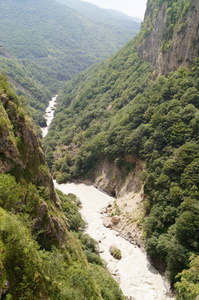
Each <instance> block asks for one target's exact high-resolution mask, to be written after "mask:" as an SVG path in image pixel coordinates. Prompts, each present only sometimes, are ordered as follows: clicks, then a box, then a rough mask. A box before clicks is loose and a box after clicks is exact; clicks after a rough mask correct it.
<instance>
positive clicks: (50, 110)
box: [41, 95, 57, 138]
mask: <svg viewBox="0 0 199 300" xmlns="http://www.w3.org/2000/svg"><path fill="white" fill-rule="evenodd" d="M56 100H57V95H55V96H53V97H52V99H51V100H50V101H49V104H48V107H47V108H46V111H45V119H46V125H47V126H46V127H42V128H41V131H42V137H43V138H44V137H45V136H46V135H47V133H48V129H49V126H50V123H51V122H52V120H53V118H54V114H55V104H56Z"/></svg>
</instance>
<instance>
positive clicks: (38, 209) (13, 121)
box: [0, 75, 123, 300]
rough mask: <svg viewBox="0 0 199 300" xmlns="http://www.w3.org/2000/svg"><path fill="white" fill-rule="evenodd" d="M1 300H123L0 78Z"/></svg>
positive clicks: (71, 200) (31, 128)
mask: <svg viewBox="0 0 199 300" xmlns="http://www.w3.org/2000/svg"><path fill="white" fill-rule="evenodd" d="M0 99H1V100H0V299H9V300H11V299H13V300H30V299H34V300H39V299H42V300H45V299H46V300H47V299H48V300H49V299H51V300H53V299H54V300H58V299H60V300H62V299H63V300H65V299H71V300H74V299H88V300H91V299H93V300H98V299H99V300H100V299H106V300H109V299H117V300H122V299H123V296H122V293H121V291H120V289H119V287H118V284H117V283H116V282H115V281H114V280H113V278H112V277H111V276H110V274H109V273H108V272H107V270H106V269H105V267H104V262H103V261H102V260H101V259H100V257H99V255H98V247H97V243H96V241H94V240H93V239H91V238H90V237H89V236H88V235H87V234H85V233H84V229H85V226H86V224H85V222H84V221H83V220H82V218H81V216H80V214H79V212H78V207H79V206H81V203H80V201H79V200H78V199H77V198H76V196H75V195H72V194H70V195H69V196H66V195H63V194H62V193H61V192H59V191H57V192H56V191H55V189H54V186H53V182H52V178H51V175H50V173H49V170H48V167H47V164H46V161H45V156H44V153H43V151H42V146H41V142H40V140H39V138H38V135H37V133H36V130H35V127H34V124H33V122H32V120H31V118H30V116H28V115H27V113H26V111H25V110H24V108H23V106H22V105H21V103H20V100H19V98H18V97H17V96H16V95H15V94H14V93H13V91H12V90H11V89H10V87H9V85H8V83H7V81H6V79H5V78H4V77H3V76H2V75H1V76H0Z"/></svg>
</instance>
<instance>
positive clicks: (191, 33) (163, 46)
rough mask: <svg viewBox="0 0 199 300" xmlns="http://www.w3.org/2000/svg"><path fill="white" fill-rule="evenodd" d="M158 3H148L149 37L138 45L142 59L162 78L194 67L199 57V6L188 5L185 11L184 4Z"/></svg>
mask: <svg viewBox="0 0 199 300" xmlns="http://www.w3.org/2000/svg"><path fill="white" fill-rule="evenodd" d="M156 2H158V1H148V5H147V10H146V14H145V21H144V23H143V27H145V36H144V38H143V37H142V38H140V39H138V44H137V51H138V55H139V57H140V58H143V59H145V60H148V61H150V62H151V63H152V65H153V66H154V67H155V69H156V70H157V73H158V75H160V74H167V73H168V72H169V71H173V70H176V69H178V68H179V66H183V67H185V68H188V67H190V66H191V65H192V64H193V63H194V61H195V59H196V57H198V55H199V43H198V41H199V2H198V1H197V0H193V1H184V2H186V3H182V5H181V6H182V7H180V4H181V3H180V1H176V3H175V1H173V2H174V3H175V6H174V5H173V7H171V6H170V4H169V1H163V2H162V3H161V4H157V3H156ZM182 2H183V1H182ZM154 5H156V6H157V7H155V9H154ZM158 5H160V7H158ZM157 11H158V12H157Z"/></svg>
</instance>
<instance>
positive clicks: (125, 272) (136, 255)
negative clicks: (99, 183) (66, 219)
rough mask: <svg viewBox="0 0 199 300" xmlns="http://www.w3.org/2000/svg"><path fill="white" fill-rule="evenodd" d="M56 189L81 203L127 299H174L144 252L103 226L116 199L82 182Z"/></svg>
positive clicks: (50, 113) (49, 118)
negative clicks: (116, 252)
mask: <svg viewBox="0 0 199 300" xmlns="http://www.w3.org/2000/svg"><path fill="white" fill-rule="evenodd" d="M55 103H56V96H55V97H53V98H52V100H51V101H50V103H49V107H48V108H47V109H46V121H47V127H46V128H43V130H42V131H43V136H45V135H46V134H47V132H48V128H49V125H50V123H51V121H52V120H53V117H54V106H55ZM54 185H55V187H56V188H58V189H60V190H61V191H62V192H63V193H65V194H68V193H73V194H75V195H76V196H77V197H79V198H80V200H81V202H82V209H81V214H82V216H83V218H84V219H85V220H86V222H87V223H88V227H87V233H88V234H89V235H90V236H91V237H92V238H94V239H95V240H97V241H98V242H99V250H100V256H101V257H102V258H103V259H104V260H105V261H106V262H107V268H108V269H109V271H110V273H111V274H112V275H113V277H115V279H116V280H117V281H118V282H119V284H120V288H121V289H122V291H123V293H124V295H125V296H128V297H129V299H132V300H169V299H170V300H171V299H174V298H173V297H171V296H169V295H168V290H169V287H168V283H166V281H165V280H164V278H163V277H162V276H161V275H160V274H159V273H158V272H157V271H156V270H155V269H154V268H153V267H152V265H151V264H150V262H149V261H148V259H147V257H146V254H145V253H143V252H142V250H141V249H140V248H139V247H137V246H135V245H133V244H131V243H130V242H128V241H126V240H125V239H123V238H122V237H120V236H118V234H117V232H115V231H113V230H111V229H109V228H106V227H104V226H103V214H102V211H103V208H104V207H106V206H107V205H108V204H109V203H112V202H113V201H114V198H112V197H110V196H109V195H107V194H105V193H103V192H100V191H99V190H97V189H96V188H95V187H94V186H92V185H85V184H83V183H81V184H76V183H67V184H58V183H57V182H56V181H54ZM111 245H114V246H116V247H117V248H119V249H120V250H121V253H122V259H121V260H117V259H115V258H113V257H112V256H111V255H110V253H109V248H110V246H111Z"/></svg>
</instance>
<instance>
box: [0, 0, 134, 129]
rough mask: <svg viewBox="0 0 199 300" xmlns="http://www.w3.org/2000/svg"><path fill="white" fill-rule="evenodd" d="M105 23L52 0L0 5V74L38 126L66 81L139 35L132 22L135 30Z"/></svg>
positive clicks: (11, 0) (7, 2)
mask: <svg viewBox="0 0 199 300" xmlns="http://www.w3.org/2000/svg"><path fill="white" fill-rule="evenodd" d="M101 11H103V10H101ZM107 22H108V21H107ZM107 22H106V23H104V22H103V21H99V20H98V21H97V19H96V20H94V19H91V18H88V17H86V16H82V15H80V14H78V13H76V12H75V11H74V10H72V9H70V8H69V7H66V6H65V5H62V4H60V3H58V2H56V1H55V0H42V1H29V0H28V1H13V0H8V1H7V0H6V1H5V0H3V1H1V19H0V28H1V34H0V36H1V38H0V46H1V47H0V71H1V73H3V74H5V75H8V79H9V80H10V82H11V83H12V85H13V87H14V88H15V91H16V92H17V93H18V95H23V96H24V101H26V102H27V103H29V104H30V107H31V108H30V112H31V115H32V116H33V118H34V120H35V122H36V123H37V124H38V125H40V126H42V125H44V123H45V121H44V118H43V115H44V111H45V108H46V106H47V103H48V101H49V99H50V97H51V95H52V94H54V93H56V92H57V90H58V89H59V88H60V87H61V86H62V85H63V84H64V83H65V81H67V80H69V79H71V78H73V77H74V75H75V74H77V73H78V72H79V71H82V70H84V69H86V68H87V67H88V66H90V65H92V64H94V63H96V62H99V61H101V60H103V59H105V58H107V57H108V56H109V55H111V54H113V53H115V52H116V51H117V50H118V49H119V48H120V47H121V46H123V45H124V44H125V43H126V42H127V41H128V40H130V39H131V38H132V36H134V35H135V33H137V32H138V30H139V24H137V23H135V25H136V24H137V25H136V28H135V30H134V29H131V28H130V29H126V28H125V27H124V26H119V25H116V24H115V23H111V22H108V23H107ZM133 24H134V23H133Z"/></svg>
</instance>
